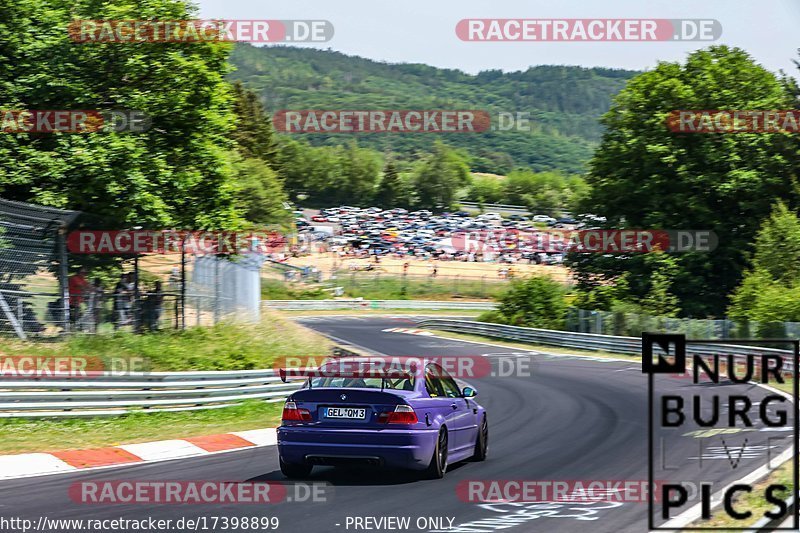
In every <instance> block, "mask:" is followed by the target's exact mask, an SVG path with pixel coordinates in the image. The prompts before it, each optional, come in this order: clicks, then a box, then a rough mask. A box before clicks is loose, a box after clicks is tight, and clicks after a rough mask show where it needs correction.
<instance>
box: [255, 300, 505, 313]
mask: <svg viewBox="0 0 800 533" xmlns="http://www.w3.org/2000/svg"><path fill="white" fill-rule="evenodd" d="M261 305H262V308H263V309H280V310H285V311H303V310H317V311H333V310H339V309H351V310H353V309H478V310H490V309H494V308H495V307H496V304H495V303H494V302H460V301H429V300H361V299H350V300H262V302H261Z"/></svg>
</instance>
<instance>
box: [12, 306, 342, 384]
mask: <svg viewBox="0 0 800 533" xmlns="http://www.w3.org/2000/svg"><path fill="white" fill-rule="evenodd" d="M332 348H333V343H332V342H331V341H329V340H328V339H326V338H325V337H323V336H322V335H319V334H317V333H314V332H313V331H311V330H309V329H306V328H304V327H302V326H300V325H299V324H296V323H294V322H292V321H291V320H289V319H288V318H286V317H282V316H281V315H280V314H278V313H267V314H265V316H264V317H263V319H262V321H261V322H260V323H258V324H234V323H224V322H223V323H220V324H217V325H216V326H211V327H193V328H189V329H186V330H183V331H181V330H164V331H159V332H156V333H147V334H142V335H135V334H133V333H130V332H117V333H112V334H108V335H105V334H103V335H76V336H74V337H72V338H70V339H68V340H66V341H64V342H56V343H34V342H25V341H10V340H9V341H8V342H4V344H3V346H2V348H0V356H2V355H36V356H52V357H67V356H69V357H87V358H93V359H94V358H97V359H99V360H102V361H103V362H104V363H105V364H106V366H105V368H109V367H110V366H111V364H110V363H111V361H112V359H122V360H136V361H139V360H143V367H144V368H145V369H147V370H149V371H152V372H158V371H188V370H252V369H259V368H271V367H272V362H273V361H274V360H275V359H276V358H278V357H283V356H323V355H329V354H330V353H331V350H332Z"/></svg>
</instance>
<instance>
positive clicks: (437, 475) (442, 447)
mask: <svg viewBox="0 0 800 533" xmlns="http://www.w3.org/2000/svg"><path fill="white" fill-rule="evenodd" d="M445 472H447V430H446V429H445V428H442V429H440V430H439V437H438V438H437V439H436V448H434V450H433V457H431V462H430V464H429V465H428V469H427V470H425V477H426V478H427V479H441V478H443V477H444V474H445Z"/></svg>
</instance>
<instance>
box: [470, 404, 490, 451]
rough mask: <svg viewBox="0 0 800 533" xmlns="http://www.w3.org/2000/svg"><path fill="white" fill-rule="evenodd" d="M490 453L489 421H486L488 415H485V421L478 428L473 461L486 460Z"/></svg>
mask: <svg viewBox="0 0 800 533" xmlns="http://www.w3.org/2000/svg"><path fill="white" fill-rule="evenodd" d="M488 453H489V422H487V421H486V415H483V421H482V422H481V425H480V427H479V428H478V438H477V439H476V440H475V454H474V455H473V456H472V460H473V461H485V460H486V455H487V454H488Z"/></svg>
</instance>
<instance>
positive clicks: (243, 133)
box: [232, 81, 278, 166]
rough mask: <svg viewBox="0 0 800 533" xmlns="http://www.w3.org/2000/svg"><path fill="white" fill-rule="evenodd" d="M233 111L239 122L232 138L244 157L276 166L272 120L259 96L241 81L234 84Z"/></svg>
mask: <svg viewBox="0 0 800 533" xmlns="http://www.w3.org/2000/svg"><path fill="white" fill-rule="evenodd" d="M233 110H234V112H235V113H236V118H237V120H236V129H234V130H233V135H232V138H233V140H234V141H235V142H236V145H237V146H238V150H239V152H240V153H241V154H242V155H243V156H244V157H247V158H258V159H261V160H262V161H264V162H265V163H267V164H268V165H270V166H274V165H275V159H276V156H277V151H278V147H277V144H276V142H275V131H274V130H273V129H272V119H271V118H270V116H269V115H268V114H267V113H266V112H265V111H264V106H263V105H262V104H261V102H260V101H259V99H258V95H257V94H256V93H254V92H253V91H251V90H249V89H247V88H246V87H245V86H244V85H242V82H240V81H236V82H234V83H233Z"/></svg>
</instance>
